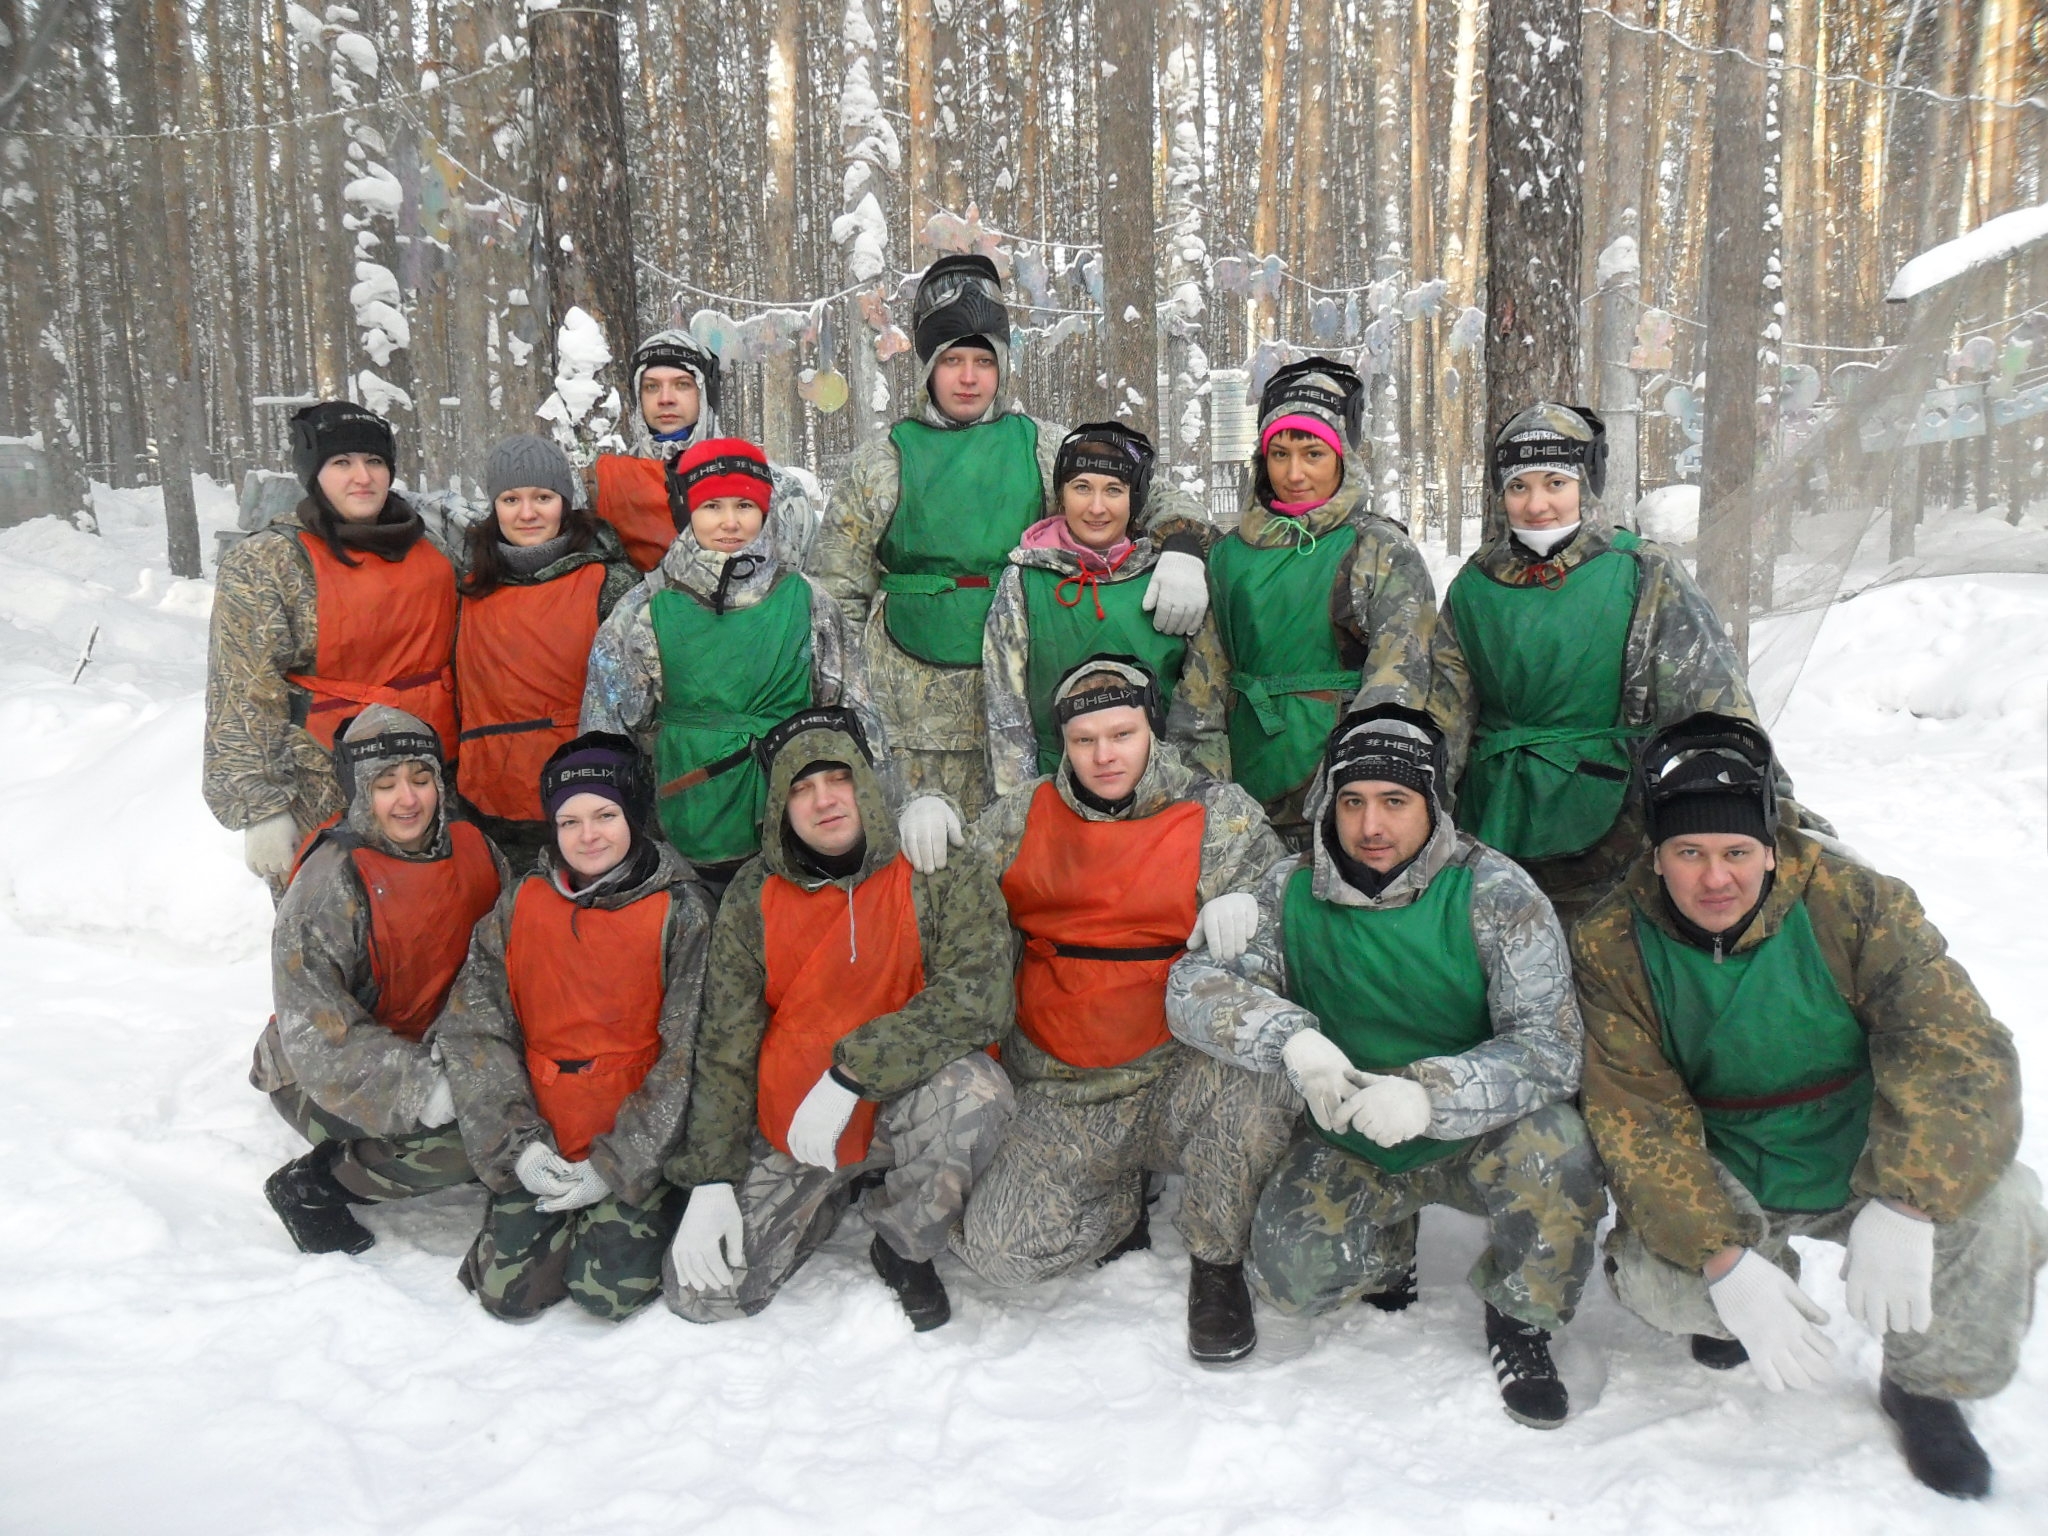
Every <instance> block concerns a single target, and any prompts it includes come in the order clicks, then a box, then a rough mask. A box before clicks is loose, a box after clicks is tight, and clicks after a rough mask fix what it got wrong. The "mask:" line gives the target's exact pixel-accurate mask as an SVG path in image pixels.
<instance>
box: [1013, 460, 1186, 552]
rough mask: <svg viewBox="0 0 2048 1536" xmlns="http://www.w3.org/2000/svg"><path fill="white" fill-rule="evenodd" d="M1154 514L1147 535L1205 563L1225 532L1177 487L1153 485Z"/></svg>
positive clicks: (1150, 497) (1048, 476)
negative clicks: (1170, 540)
mask: <svg viewBox="0 0 2048 1536" xmlns="http://www.w3.org/2000/svg"><path fill="white" fill-rule="evenodd" d="M1045 483H1046V484H1047V485H1051V484H1052V474H1051V472H1050V471H1048V472H1047V474H1046V480H1045ZM1146 500H1147V502H1148V503H1149V504H1150V509H1151V510H1150V512H1149V513H1148V515H1147V516H1146V518H1145V532H1146V534H1147V535H1148V536H1150V538H1151V540H1152V542H1153V543H1154V544H1155V545H1157V546H1158V547H1159V548H1161V549H1164V548H1165V547H1166V541H1167V540H1168V539H1172V540H1173V541H1174V545H1173V547H1174V548H1175V549H1176V550H1182V551H1184V552H1186V553H1187V554H1191V555H1199V556H1201V557H1202V558H1203V559H1204V560H1206V559H1207V558H1208V556H1209V551H1210V550H1211V549H1212V548H1214V547H1215V544H1216V541H1217V540H1218V539H1219V538H1221V537H1222V536H1223V532H1222V530H1221V529H1220V528H1218V527H1217V526H1216V523H1215V520H1214V519H1213V518H1211V517H1210V516H1209V509H1208V508H1207V507H1206V506H1204V505H1203V504H1202V502H1200V501H1198V500H1197V499H1196V498H1195V497H1194V496H1192V495H1190V494H1189V493H1188V492H1186V491H1184V490H1182V489H1181V488H1180V487H1179V486H1177V485H1162V484H1160V483H1158V482H1157V481H1154V482H1153V485H1152V489H1151V491H1150V492H1149V493H1147V496H1146Z"/></svg>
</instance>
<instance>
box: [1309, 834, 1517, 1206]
mask: <svg viewBox="0 0 2048 1536" xmlns="http://www.w3.org/2000/svg"><path fill="white" fill-rule="evenodd" d="M1313 879H1314V872H1313V871H1311V870H1308V869H1299V870H1296V871H1295V872H1294V874H1293V876H1292V877H1291V878H1290V879H1289V880H1288V882H1287V897H1286V901H1285V902H1284V904H1283V905H1282V908H1281V918H1280V939H1281V946H1282V948H1283V949H1284V950H1285V952H1286V957H1287V988H1288V991H1289V992H1291V993H1292V994H1293V995H1294V1000H1295V1001H1296V1002H1297V1003H1300V1004H1301V1005H1302V1007H1304V1008H1306V1009H1308V1011H1309V1012H1310V1013H1313V1014H1314V1015H1315V1016H1316V1020H1317V1022H1318V1023H1319V1024H1320V1025H1321V1026H1322V1031H1323V1033H1324V1034H1326V1035H1328V1036H1329V1037H1330V1038H1331V1039H1332V1040H1334V1041H1336V1042H1337V1045H1338V1047H1339V1048H1340V1049H1341V1050H1342V1051H1343V1052H1344V1054H1345V1055H1346V1056H1349V1057H1350V1058H1351V1064H1352V1065H1353V1066H1354V1067H1357V1068H1359V1069H1361V1070H1362V1071H1366V1072H1391V1071H1393V1070H1394V1069H1395V1068H1397V1067H1405V1066H1407V1065H1408V1064H1409V1063H1410V1062H1415V1061H1420V1060H1422V1059H1423V1058H1424V1057H1425V1056H1456V1055H1458V1054H1460V1053H1461V1052H1464V1051H1469V1050H1471V1049H1472V1047H1473V1046H1475V1045H1479V1044H1481V1043H1482V1042H1484V1041H1486V1040H1489V1039H1491V1038H1492V1037H1493V1015H1492V1013H1491V1012H1489V1011H1488V1009H1487V1006H1486V968H1485V967H1484V966H1482V965H1481V964H1480V963H1479V943H1478V941H1477V940H1476V939H1474V938H1473V937H1472V871H1471V869H1470V867H1469V866H1466V865H1462V864H1454V865H1451V866H1449V867H1447V868H1445V869H1442V870H1439V871H1438V872H1437V877H1436V878H1435V879H1434V880H1432V881H1430V882H1429V889H1428V890H1426V891H1424V892H1423V893H1422V895H1421V897H1420V899H1418V900H1416V901H1414V902H1412V903H1411V904H1409V905H1408V906H1405V907H1391V908H1388V909H1386V910H1384V911H1381V910H1379V909H1376V908H1368V907H1340V906H1338V905H1337V904H1336V903H1335V902H1328V901H1318V900H1316V898H1315V896H1314V895H1313V894H1312V893H1311V890H1310V886H1311V884H1312V882H1313ZM1308 1123H1309V1125H1310V1126H1312V1127H1313V1128H1314V1130H1315V1132H1316V1134H1317V1135H1318V1136H1320V1137H1322V1138H1323V1140H1325V1141H1327V1142H1328V1143H1329V1144H1330V1145H1331V1146H1333V1147H1342V1148H1343V1149H1344V1150H1345V1151H1346V1152H1352V1153H1355V1154H1357V1155H1358V1156H1359V1157H1362V1158H1364V1159H1365V1160H1366V1161H1367V1162H1369V1163H1372V1164H1374V1165H1375V1166H1377V1167H1380V1168H1384V1169H1386V1170H1387V1172H1389V1173H1405V1172H1407V1171H1408V1170H1409V1169H1410V1168H1419V1167H1421V1166H1422V1165H1423V1164H1424V1163H1433V1162H1435V1161H1436V1160H1437V1159H1438V1158H1441V1157H1449V1156H1450V1155H1451V1154H1452V1153H1454V1152H1457V1151H1459V1150H1461V1149H1462V1148H1464V1147H1467V1146H1469V1145H1471V1141H1470V1138H1467V1139H1466V1140H1464V1141H1438V1140H1435V1139H1434V1138H1432V1137H1428V1136H1418V1137H1416V1138H1415V1139H1414V1140H1413V1141H1404V1142H1402V1143H1401V1144H1400V1145H1399V1146H1397V1147H1383V1146H1381V1145H1380V1144H1379V1143H1378V1142H1376V1141H1371V1140H1368V1139H1367V1138H1366V1137H1364V1136H1361V1135H1359V1134H1358V1133H1357V1132H1356V1131H1346V1132H1344V1133H1343V1134H1342V1135H1336V1134H1334V1133H1332V1132H1330V1131H1326V1130H1324V1129H1323V1128H1322V1127H1321V1126H1319V1125H1316V1123H1315V1117H1314V1116H1313V1115H1311V1116H1310V1117H1309V1122H1308Z"/></svg>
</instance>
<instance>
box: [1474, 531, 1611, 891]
mask: <svg viewBox="0 0 2048 1536" xmlns="http://www.w3.org/2000/svg"><path fill="white" fill-rule="evenodd" d="M1641 542H1642V541H1641V540H1640V539H1638V538H1637V537H1636V536H1635V535H1634V534H1632V533H1628V532H1625V531H1624V532H1618V533H1616V534H1615V535H1614V548H1613V549H1611V550H1607V551H1603V552H1602V553H1600V554H1597V555H1595V556H1594V557H1593V558H1592V559H1590V560H1588V561H1587V562H1586V563H1585V564H1584V565H1579V566H1575V567H1573V568H1572V570H1571V571H1569V572H1568V573H1567V574H1566V575H1565V577H1564V579H1563V581H1562V582H1561V583H1560V584H1559V585H1558V586H1555V587H1546V586H1542V585H1532V586H1526V587H1514V586H1508V585H1506V584H1505V583H1503V582H1499V581H1496V580H1494V579H1493V578H1492V577H1491V576H1488V575H1487V574H1486V573H1485V572H1484V571H1482V570H1480V569H1479V567H1478V566H1476V565H1467V566H1466V567H1465V568H1464V569H1463V570H1462V571H1460V572H1458V574H1457V575H1456V576H1455V577H1454V578H1453V579H1452V581H1451V589H1450V592H1449V593H1448V594H1447V597H1446V602H1447V604H1448V606H1449V608H1450V610H1451V614H1452V616H1453V618H1454V619H1455V620H1456V623H1457V629H1458V643H1459V645H1460V646H1461V647H1462V648H1463V650H1464V653H1465V664H1466V665H1467V666H1468V667H1470V668H1471V670H1472V683H1473V687H1474V688H1475V689H1476V690H1477V693H1478V696H1479V720H1478V726H1477V729H1476V730H1475V732H1474V733H1473V738H1472V757H1471V761H1470V762H1469V763H1468V764H1467V765H1466V769H1465V779H1464V782H1463V783H1462V784H1460V785H1459V786H1458V825H1459V826H1460V827H1462V828H1463V829H1464V830H1465V831H1467V832H1469V833H1471V834H1472V835H1473V836H1474V837H1476V838H1478V839H1479V841H1481V842H1482V843H1485V844H1487V845H1488V846H1489V847H1493V848H1498V849H1499V850H1500V851H1501V852H1502V853H1505V854H1506V855H1508V857H1509V858H1512V859H1520V860H1522V861H1524V862H1528V861H1530V860H1534V859H1550V858H1557V857H1559V856H1561V855H1564V854H1572V853H1582V852H1584V851H1585V850H1586V849H1588V848H1590V847H1592V846H1593V845H1594V844H1595V843H1597V842H1599V841H1600V839H1601V838H1603V837H1605V836H1606V835H1607V832H1608V829H1609V828H1611V827H1612V826H1613V825H1614V822H1615V818H1616V817H1618V816H1619V815H1620V814H1621V807H1622V802H1623V801H1624V800H1626V799H1627V797H1628V769H1629V742H1630V741H1631V740H1632V739H1634V738H1635V737H1638V736H1641V735H1642V734H1644V733H1643V732H1641V731H1638V730H1633V729H1630V728H1628V727H1626V726H1623V725H1622V724H1621V681H1622V665H1623V662H1624V660H1625V658H1626V656H1627V652H1628V627H1629V623H1630V621H1631V620H1632V619H1633V618H1634V617H1635V605H1636V589H1637V587H1638V585H1639V584H1640V582H1641V572H1640V570H1639V569H1638V568H1637V566H1636V562H1635V559H1634V557H1633V556H1632V555H1630V554H1629V553H1628V552H1629V551H1630V550H1632V549H1634V548H1635V547H1636V546H1637V545H1638V544H1639V543H1641Z"/></svg>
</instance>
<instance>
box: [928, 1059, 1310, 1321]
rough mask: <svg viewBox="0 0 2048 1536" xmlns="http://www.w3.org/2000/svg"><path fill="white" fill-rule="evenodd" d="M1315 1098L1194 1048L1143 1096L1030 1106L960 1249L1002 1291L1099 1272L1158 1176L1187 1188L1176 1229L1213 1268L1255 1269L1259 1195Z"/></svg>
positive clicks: (960, 1237) (1026, 1092)
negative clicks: (1097, 1266) (1248, 1257)
mask: <svg viewBox="0 0 2048 1536" xmlns="http://www.w3.org/2000/svg"><path fill="white" fill-rule="evenodd" d="M1300 1108H1301V1100H1300V1099H1299V1098H1298V1097H1296V1095H1295V1093H1294V1090H1293V1089H1292V1088H1290V1087H1289V1086H1288V1084H1287V1079H1286V1078H1285V1077H1284V1076H1282V1075H1281V1074H1279V1073H1277V1072H1247V1071H1245V1070H1244V1069H1243V1068H1242V1067H1234V1066H1230V1065H1228V1064H1226V1063H1224V1062H1221V1061H1217V1060H1216V1059H1214V1058H1213V1057H1209V1056H1204V1055H1203V1054H1202V1053H1201V1052H1199V1051H1194V1050H1189V1049H1187V1048H1186V1047H1181V1048H1180V1050H1179V1051H1178V1052H1177V1054H1176V1059H1175V1060H1174V1062H1173V1064H1172V1065H1170V1066H1168V1067H1167V1068H1166V1069H1165V1070H1164V1071H1163V1072H1162V1073H1161V1074H1160V1075H1159V1076H1158V1077H1156V1078H1154V1079H1153V1080H1152V1081H1151V1082H1149V1083H1147V1084H1146V1085H1145V1086H1144V1087H1142V1088H1140V1089H1138V1090H1137V1091H1136V1092H1134V1093H1127V1094H1124V1095H1122V1096H1121V1097H1118V1098H1114V1099H1110V1100H1108V1101H1107V1102H1105V1103H1100V1104H1076V1103H1072V1102H1069V1101H1067V1100H1065V1099H1061V1098H1055V1097H1054V1096H1053V1095H1052V1093H1051V1092H1049V1091H1048V1087H1047V1085H1046V1084H1043V1083H1034V1084H1027V1085H1026V1086H1025V1087H1024V1088H1023V1089H1022V1091H1020V1092H1019V1093H1018V1095H1017V1118H1016V1119H1015V1120H1013V1121H1012V1122H1011V1123H1010V1135H1009V1138H1008V1139H1007V1140H1006V1141H1005V1142H1004V1143H1003V1146H1002V1150H1000V1151H999V1152H997V1153H996V1159H995V1162H994V1163H992V1164H991V1165H990V1166H989V1170H988V1172H987V1174H986V1175H984V1176H983V1178H982V1180H981V1182H980V1183H979V1184H977V1185H975V1187H974V1198H973V1199H971V1200H969V1201H968V1202H967V1216H966V1219H965V1220H964V1221H963V1222H962V1223H961V1225H960V1229H959V1231H957V1232H956V1233H954V1235H953V1251H954V1252H955V1253H957V1254H959V1255H960V1257H961V1258H962V1259H964V1260H966V1261H967V1264H968V1266H969V1267H970V1268H972V1269H973V1270H974V1271H975V1272H976V1273H977V1274H979V1275H981V1276H982V1277H983V1278H984V1279H986V1280H989V1281H991V1282H992V1283H994V1284H996V1285H1031V1284H1035V1283H1036V1282H1038V1281H1040V1280H1049V1279H1051V1278H1052V1277H1053V1276H1055V1275H1062V1274H1065V1273H1066V1272H1067V1271H1068V1270H1071V1269H1078V1268H1080V1267H1081V1266H1082V1265H1085V1264H1090V1263H1093V1262H1094V1261H1095V1260H1096V1259H1099V1258H1101V1257H1102V1255H1103V1254H1105V1253H1107V1252H1108V1251H1109V1250H1110V1249H1111V1248H1113V1247H1115V1246H1116V1244H1117V1243H1118V1241H1119V1240H1121V1239H1122V1237H1123V1236H1124V1234H1125V1233H1127V1232H1129V1231H1130V1230H1131V1228H1132V1226H1134V1225H1135V1224H1136V1222H1137V1220H1138V1212H1139V1211H1140V1210H1141V1209H1142V1208H1143V1200H1144V1177H1145V1174H1146V1173H1147V1172H1152V1173H1178V1174H1180V1175H1182V1177H1183V1179H1184V1180H1185V1185H1184V1188H1183V1191H1182V1195H1181V1207H1180V1214H1179V1215H1178V1216H1177V1217H1175V1218H1174V1225H1175V1226H1176V1227H1177V1228H1178V1229H1179V1231H1180V1234H1181V1236H1182V1237H1183V1238H1185V1239H1186V1240H1187V1245H1188V1251H1189V1252H1190V1253H1192V1254H1194V1255H1195V1256H1196V1257H1197V1258H1201V1259H1206V1260H1208V1261H1209V1262H1210V1263H1212V1264H1234V1263H1237V1262H1238V1261H1239V1260H1241V1259H1243V1258H1244V1255H1245V1243H1246V1234H1247V1231H1248V1229H1249V1228H1250V1226H1251V1219H1252V1207H1253V1206H1254V1205H1255V1204H1256V1203H1257V1201H1258V1195H1259V1186H1260V1185H1262V1184H1264V1183H1265V1181H1266V1175H1267V1174H1268V1173H1270V1172H1271V1171H1272V1169H1273V1165H1274V1164H1275V1163H1277V1162H1278V1161H1279V1160H1280V1155H1281V1153H1282V1152H1284V1151H1285V1150H1286V1148H1287V1135H1288V1131H1289V1129H1290V1128H1291V1127H1292V1125H1293V1123H1294V1117H1295V1115H1296V1114H1297V1113H1298V1112H1299V1110H1300Z"/></svg>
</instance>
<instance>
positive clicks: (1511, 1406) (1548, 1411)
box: [1486, 1303, 1571, 1429]
mask: <svg viewBox="0 0 2048 1536" xmlns="http://www.w3.org/2000/svg"><path fill="white" fill-rule="evenodd" d="M1486 1342H1487V1344H1488V1346H1489V1352H1490V1353H1491V1354H1492V1356H1493V1374H1494V1378H1495V1379H1496V1380H1497V1381H1498V1382H1499V1383H1500V1400H1501V1403H1502V1405H1503V1406H1505V1407H1506V1409H1507V1411H1508V1417H1509V1418H1511V1419H1514V1420H1515V1421H1517V1422H1518V1423H1522V1424H1527V1425H1528V1426H1529V1427H1530V1428H1531V1429H1555V1428H1557V1426H1558V1425H1560V1424H1562V1423H1563V1422H1564V1416H1565V1414H1566V1413H1568V1412H1569V1411H1570V1409H1571V1399H1570V1396H1569V1395H1568V1394H1567V1393H1566V1391H1565V1387H1564V1382H1563V1381H1562V1380H1560V1379H1559V1377H1558V1374H1557V1366H1556V1365H1555V1364H1554V1363H1553V1362H1552V1361H1551V1358H1550V1332H1549V1330H1548V1329H1545V1328H1532V1327H1530V1326H1529V1324H1527V1323H1524V1322H1518V1321H1517V1320H1516V1319H1514V1318H1512V1317H1506V1316H1503V1315H1502V1314H1501V1313H1500V1312H1498V1311H1496V1310H1495V1309H1494V1308H1493V1306H1492V1304H1491V1303H1489V1304H1488V1305H1487V1308H1486Z"/></svg>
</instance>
